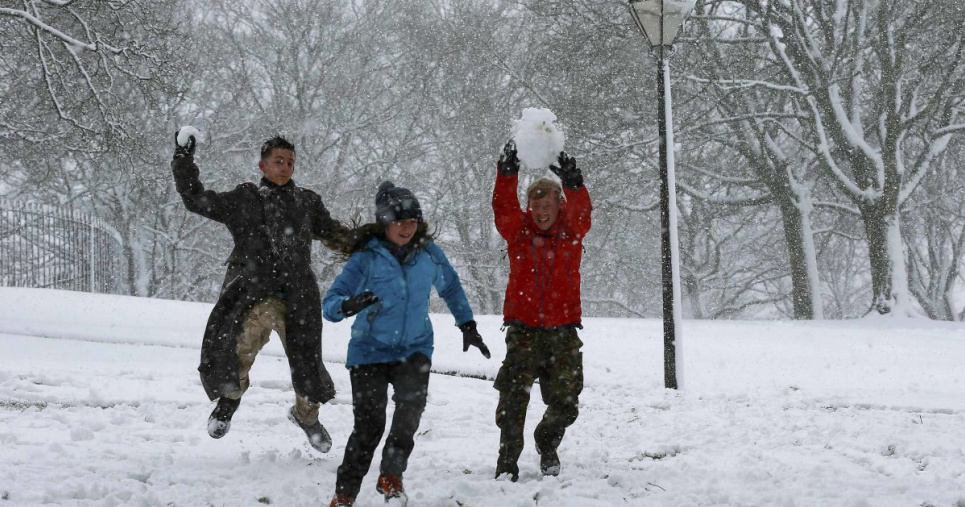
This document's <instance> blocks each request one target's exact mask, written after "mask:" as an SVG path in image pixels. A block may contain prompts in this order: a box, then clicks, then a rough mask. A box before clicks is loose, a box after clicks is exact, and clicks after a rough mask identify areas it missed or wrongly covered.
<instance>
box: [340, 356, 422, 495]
mask: <svg viewBox="0 0 965 507" xmlns="http://www.w3.org/2000/svg"><path fill="white" fill-rule="evenodd" d="M430 366H431V361H429V358H428V357H426V356H424V355H422V354H415V355H414V356H412V357H410V358H408V359H406V360H404V361H400V362H395V363H379V364H365V365H360V366H355V367H352V368H351V369H350V370H349V377H350V378H351V380H352V405H353V413H354V416H355V427H354V428H352V435H351V436H349V438H348V444H346V446H345V457H344V458H343V459H342V465H341V466H339V467H338V477H337V478H336V481H335V492H336V493H338V494H340V495H348V496H350V497H353V498H354V497H356V496H358V493H359V490H360V489H361V488H362V479H363V478H364V477H365V474H366V473H368V471H369V466H370V465H371V464H372V457H373V455H374V454H375V448H376V447H378V446H379V441H381V440H382V433H383V432H384V431H385V409H386V407H387V406H388V387H389V384H392V388H393V390H394V393H393V394H392V401H393V402H395V414H394V415H393V416H392V426H391V428H389V436H388V437H386V439H385V446H384V447H383V448H382V464H381V465H380V466H379V472H380V473H381V474H382V475H398V476H400V477H401V476H402V473H403V472H405V469H406V467H407V466H408V464H409V455H410V454H412V448H413V447H414V446H415V441H414V440H413V437H414V436H415V432H416V430H418V429H419V422H420V421H421V420H422V412H423V411H425V408H426V395H427V394H428V392H429V367H430Z"/></svg>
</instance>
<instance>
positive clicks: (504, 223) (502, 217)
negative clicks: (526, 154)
mask: <svg viewBox="0 0 965 507" xmlns="http://www.w3.org/2000/svg"><path fill="white" fill-rule="evenodd" d="M518 184H519V175H517V174H514V175H512V176H506V175H503V174H499V171H497V172H496V186H495V187H494V188H493V214H494V216H495V220H496V230H497V231H499V235H500V236H502V237H503V239H505V240H507V241H509V240H511V238H513V237H515V236H516V235H517V234H518V233H519V229H520V228H521V227H522V226H523V220H524V219H525V215H524V214H523V210H521V209H520V208H519V197H517V195H516V188H517V185H518Z"/></svg>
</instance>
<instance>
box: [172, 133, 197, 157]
mask: <svg viewBox="0 0 965 507" xmlns="http://www.w3.org/2000/svg"><path fill="white" fill-rule="evenodd" d="M197 144H198V142H197V140H196V139H195V138H194V136H188V145H187V146H181V145H180V144H178V133H177V132H175V133H174V160H177V159H179V158H182V157H188V156H191V157H193V156H194V147H195V146H197Z"/></svg>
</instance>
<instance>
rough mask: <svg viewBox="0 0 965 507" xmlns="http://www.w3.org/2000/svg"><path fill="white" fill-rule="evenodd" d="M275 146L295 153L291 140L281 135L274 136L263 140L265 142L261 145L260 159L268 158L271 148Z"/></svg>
mask: <svg viewBox="0 0 965 507" xmlns="http://www.w3.org/2000/svg"><path fill="white" fill-rule="evenodd" d="M275 148H281V149H283V150H291V152H292V153H295V145H294V144H292V142H291V141H289V140H288V139H285V138H284V137H282V136H275V137H272V138H271V139H269V140H267V141H265V144H262V145H261V159H262V160H265V159H266V158H268V156H269V155H271V150H273V149H275Z"/></svg>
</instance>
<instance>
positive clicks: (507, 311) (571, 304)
mask: <svg viewBox="0 0 965 507" xmlns="http://www.w3.org/2000/svg"><path fill="white" fill-rule="evenodd" d="M518 183H519V176H518V175H504V174H499V173H498V172H497V175H496V186H495V188H494V190H493V212H494V214H495V221H496V229H497V230H498V231H499V234H500V235H501V236H502V237H503V239H505V240H506V243H507V247H508V256H509V283H508V284H507V285H506V299H505V301H504V303H503V321H504V322H505V323H507V324H522V325H524V326H527V327H531V328H555V327H560V326H571V325H572V326H579V325H581V321H582V313H583V311H582V307H581V305H580V263H581V262H582V259H583V237H584V236H586V233H587V232H588V231H589V230H590V214H591V212H592V210H593V207H592V205H591V204H590V194H589V192H588V191H587V190H586V187H585V186H581V187H580V188H579V189H576V190H573V189H570V188H566V187H563V194H564V196H565V197H566V198H565V200H564V201H563V202H562V203H561V208H560V214H559V217H558V218H557V220H556V222H555V223H554V224H553V226H552V227H550V229H549V230H546V231H542V230H540V229H539V227H537V226H536V223H535V222H534V221H533V218H532V216H531V215H530V213H528V212H525V211H523V210H522V209H521V208H520V203H519V198H518V197H517V194H516V192H517V190H516V189H517V185H518Z"/></svg>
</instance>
